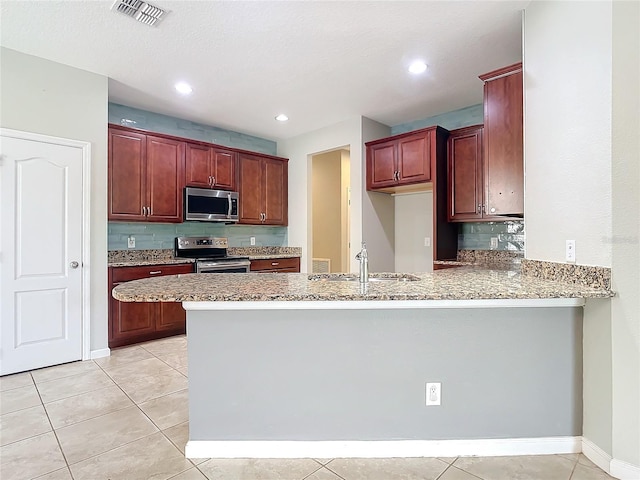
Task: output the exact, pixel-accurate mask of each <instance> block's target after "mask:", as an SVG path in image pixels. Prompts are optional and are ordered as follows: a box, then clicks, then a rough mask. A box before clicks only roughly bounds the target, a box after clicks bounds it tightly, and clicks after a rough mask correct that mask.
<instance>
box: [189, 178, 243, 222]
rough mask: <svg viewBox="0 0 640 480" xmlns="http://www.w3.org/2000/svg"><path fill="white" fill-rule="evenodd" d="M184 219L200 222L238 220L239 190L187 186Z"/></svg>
mask: <svg viewBox="0 0 640 480" xmlns="http://www.w3.org/2000/svg"><path fill="white" fill-rule="evenodd" d="M184 219H185V221H189V220H195V221H199V222H227V223H232V222H237V221H238V192H228V191H226V190H210V189H208V188H194V187H186V188H185V189H184Z"/></svg>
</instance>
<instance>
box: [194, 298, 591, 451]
mask: <svg viewBox="0 0 640 480" xmlns="http://www.w3.org/2000/svg"><path fill="white" fill-rule="evenodd" d="M216 303H218V302H216ZM247 303H250V302H247ZM283 303H285V304H286V302H283ZM311 303H321V302H311ZM345 303H348V302H345ZM186 308H187V338H188V356H189V443H188V445H187V456H191V457H193V456H205V455H203V453H206V456H207V457H216V456H222V457H225V456H259V455H255V454H254V455H251V454H250V453H251V451H250V449H249V450H243V447H242V444H243V443H244V442H248V443H247V444H249V443H250V442H265V441H270V442H271V441H276V442H278V441H284V442H287V441H288V442H309V441H318V442H323V441H333V442H335V441H343V442H350V441H356V442H363V441H405V440H406V441H415V440H420V441H424V440H431V441H433V440H437V441H444V440H479V439H521V438H529V439H530V438H543V437H544V438H547V439H548V438H549V437H576V436H580V435H582V430H581V429H582V381H581V379H582V308H581V307H566V306H565V307H533V308H530V307H502V308H426V309H424V308H415V309H413V308H405V309H349V310H343V309H322V307H320V308H321V309H315V307H310V308H308V309H290V308H283V309H277V308H276V309H274V308H271V309H268V310H256V309H247V310H243V309H242V308H238V307H237V305H236V307H235V308H234V309H231V310H224V309H214V310H211V311H207V310H190V309H189V308H188V307H186ZM427 382H440V383H441V384H442V397H441V398H442V405H441V406H426V405H425V403H426V402H425V385H426V383H427ZM221 442H233V443H232V445H236V446H237V449H236V450H234V449H233V448H235V447H233V448H232V449H231V450H225V449H223V450H221V451H211V448H214V447H215V446H221V445H224V443H221ZM206 445H209V447H211V448H210V449H209V450H208V451H206V452H203V449H202V448H200V447H203V446H206ZM212 446H214V447H212ZM216 448H217V447H216ZM205 449H206V448H205ZM230 451H231V452H235V453H233V454H230V453H229V452H230ZM243 452H244V453H246V454H243ZM236 453H237V455H236ZM555 453H561V452H555ZM460 454H464V453H463V452H462V453H460ZM282 456H288V455H287V454H286V453H283V455H282ZM291 456H296V455H294V454H292V455H291ZM334 456H335V455H334ZM346 456H349V455H346ZM425 456H429V455H428V453H427V454H425Z"/></svg>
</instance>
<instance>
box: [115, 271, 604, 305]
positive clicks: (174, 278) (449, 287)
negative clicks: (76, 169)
mask: <svg viewBox="0 0 640 480" xmlns="http://www.w3.org/2000/svg"><path fill="white" fill-rule="evenodd" d="M336 275H338V276H339V275H342V276H349V277H353V278H354V279H355V277H356V276H357V275H354V274H333V275H329V276H333V277H335V276H336ZM393 275H399V274H372V275H371V277H372V278H375V277H377V276H393ZM411 276H415V277H417V278H418V280H417V281H385V282H382V281H379V282H376V281H372V282H369V283H368V284H367V285H366V288H361V285H360V283H359V282H358V281H357V279H355V281H329V280H326V279H322V277H326V275H309V274H306V273H234V274H229V275H224V274H223V275H212V274H195V273H192V274H185V275H170V276H165V277H157V278H151V279H144V280H135V281H132V282H127V283H123V284H121V285H118V286H117V287H116V288H115V289H114V290H113V296H114V298H116V299H117V300H121V301H129V302H135V301H138V302H157V301H165V302H184V301H192V302H199V301H230V302H239V301H349V300H352V301H353V300H482V299H549V298H608V297H611V296H613V293H612V292H611V290H610V289H606V288H593V287H588V286H585V285H581V284H575V283H567V282H558V281H552V280H545V279H540V278H537V277H534V276H528V275H522V274H521V273H520V269H519V267H518V266H514V265H510V266H503V267H497V266H496V267H491V268H488V267H481V266H461V267H459V268H451V269H445V270H438V271H434V272H433V273H419V274H415V275H411ZM314 278H318V279H316V280H314Z"/></svg>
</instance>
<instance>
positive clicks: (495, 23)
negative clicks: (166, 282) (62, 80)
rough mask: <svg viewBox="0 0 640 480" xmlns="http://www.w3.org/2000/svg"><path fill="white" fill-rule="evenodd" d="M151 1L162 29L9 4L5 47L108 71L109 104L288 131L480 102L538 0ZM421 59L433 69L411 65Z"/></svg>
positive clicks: (76, 9) (68, 5) (281, 135)
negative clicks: (415, 69) (282, 116)
mask: <svg viewBox="0 0 640 480" xmlns="http://www.w3.org/2000/svg"><path fill="white" fill-rule="evenodd" d="M151 3H153V4H154V5H156V6H158V7H160V8H163V9H166V10H169V13H168V15H167V16H166V17H165V18H164V19H163V20H162V21H161V22H160V23H159V24H158V25H157V26H154V27H150V26H148V25H144V24H142V23H139V22H136V21H135V20H133V19H132V18H129V17H127V16H124V15H122V14H120V13H116V12H115V10H112V9H111V6H112V4H113V1H102V0H97V1H96V0H85V1H61V2H59V1H34V0H30V1H7V0H2V1H1V2H0V27H1V28H0V30H1V34H0V35H1V36H0V42H1V45H2V46H4V47H7V48H11V49H14V50H18V51H21V52H24V53H27V54H31V55H36V56H38V57H42V58H46V59H49V60H53V61H56V62H59V63H63V64H66V65H71V66H73V67H77V68H80V69H83V70H88V71H91V72H95V73H98V74H101V75H105V76H107V77H109V101H111V102H115V103H120V104H123V105H128V106H132V107H136V108H141V109H144V110H149V111H153V112H157V113H162V114H166V115H172V116H175V117H179V118H184V119H187V120H191V121H195V122H200V123H204V124H207V125H213V126H217V127H221V128H226V129H230V130H235V131H239V132H243V133H248V134H252V135H257V136H260V137H263V138H268V139H272V140H280V139H286V138H291V137H294V136H297V135H300V134H302V133H306V132H309V131H313V130H316V129H319V128H322V127H324V126H327V125H332V124H335V123H338V122H340V121H343V120H345V119H348V118H352V117H354V116H358V115H363V116H366V117H369V118H371V119H373V120H376V121H378V122H381V123H384V124H386V125H389V126H394V125H398V124H401V123H406V122H409V121H413V120H418V119H422V118H426V117H430V116H433V115H437V114H440V113H444V112H449V111H452V110H456V109H459V108H463V107H466V106H469V105H474V104H478V103H481V102H482V82H481V81H480V80H479V79H478V75H480V74H482V73H486V72H489V71H491V70H494V69H497V68H500V67H503V66H506V65H510V64H512V63H515V62H518V61H520V60H521V58H522V42H521V10H522V9H524V8H525V7H526V5H527V4H528V3H529V0H527V1H524V0H517V1H515V0H514V1H479V0H478V1H406V2H405V1H373V2H368V1H328V2H325V1H312V0H307V1H267V0H265V1H253V2H245V1H185V0H183V1H175V0H152V2H151ZM414 59H422V60H424V61H425V62H426V63H427V65H428V69H427V71H426V73H424V74H422V75H418V76H416V75H412V74H409V73H408V72H407V67H408V65H409V63H410V62H411V61H412V60H414ZM180 80H183V81H187V82H188V83H190V84H191V85H192V86H193V93H192V94H191V95H190V96H188V97H184V96H181V95H180V94H178V93H177V92H176V91H175V89H174V84H175V83H176V82H177V81H180ZM283 112H284V113H286V114H287V115H288V116H289V118H290V120H289V121H288V122H284V123H283V122H277V121H275V119H274V117H275V116H276V115H277V114H279V113H283Z"/></svg>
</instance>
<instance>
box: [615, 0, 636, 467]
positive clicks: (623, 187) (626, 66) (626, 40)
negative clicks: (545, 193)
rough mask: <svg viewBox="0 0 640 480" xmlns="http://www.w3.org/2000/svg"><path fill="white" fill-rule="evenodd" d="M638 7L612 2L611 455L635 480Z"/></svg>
mask: <svg viewBox="0 0 640 480" xmlns="http://www.w3.org/2000/svg"><path fill="white" fill-rule="evenodd" d="M639 26H640V3H639V2H620V1H616V2H613V109H612V111H613V122H612V126H613V128H612V130H613V136H612V140H613V142H612V143H613V149H612V155H611V157H612V191H613V235H612V242H611V243H612V247H613V264H612V267H613V268H612V280H613V290H615V291H616V292H617V295H616V297H615V298H613V299H612V300H611V319H612V320H611V327H612V331H611V338H612V354H613V362H612V363H613V375H612V376H613V457H614V458H615V459H620V460H622V461H625V462H629V463H631V464H633V465H636V466H638V471H637V472H638V477H637V478H640V295H639V293H640V193H639V192H640V133H639V132H640V33H639V32H640V29H639Z"/></svg>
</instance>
